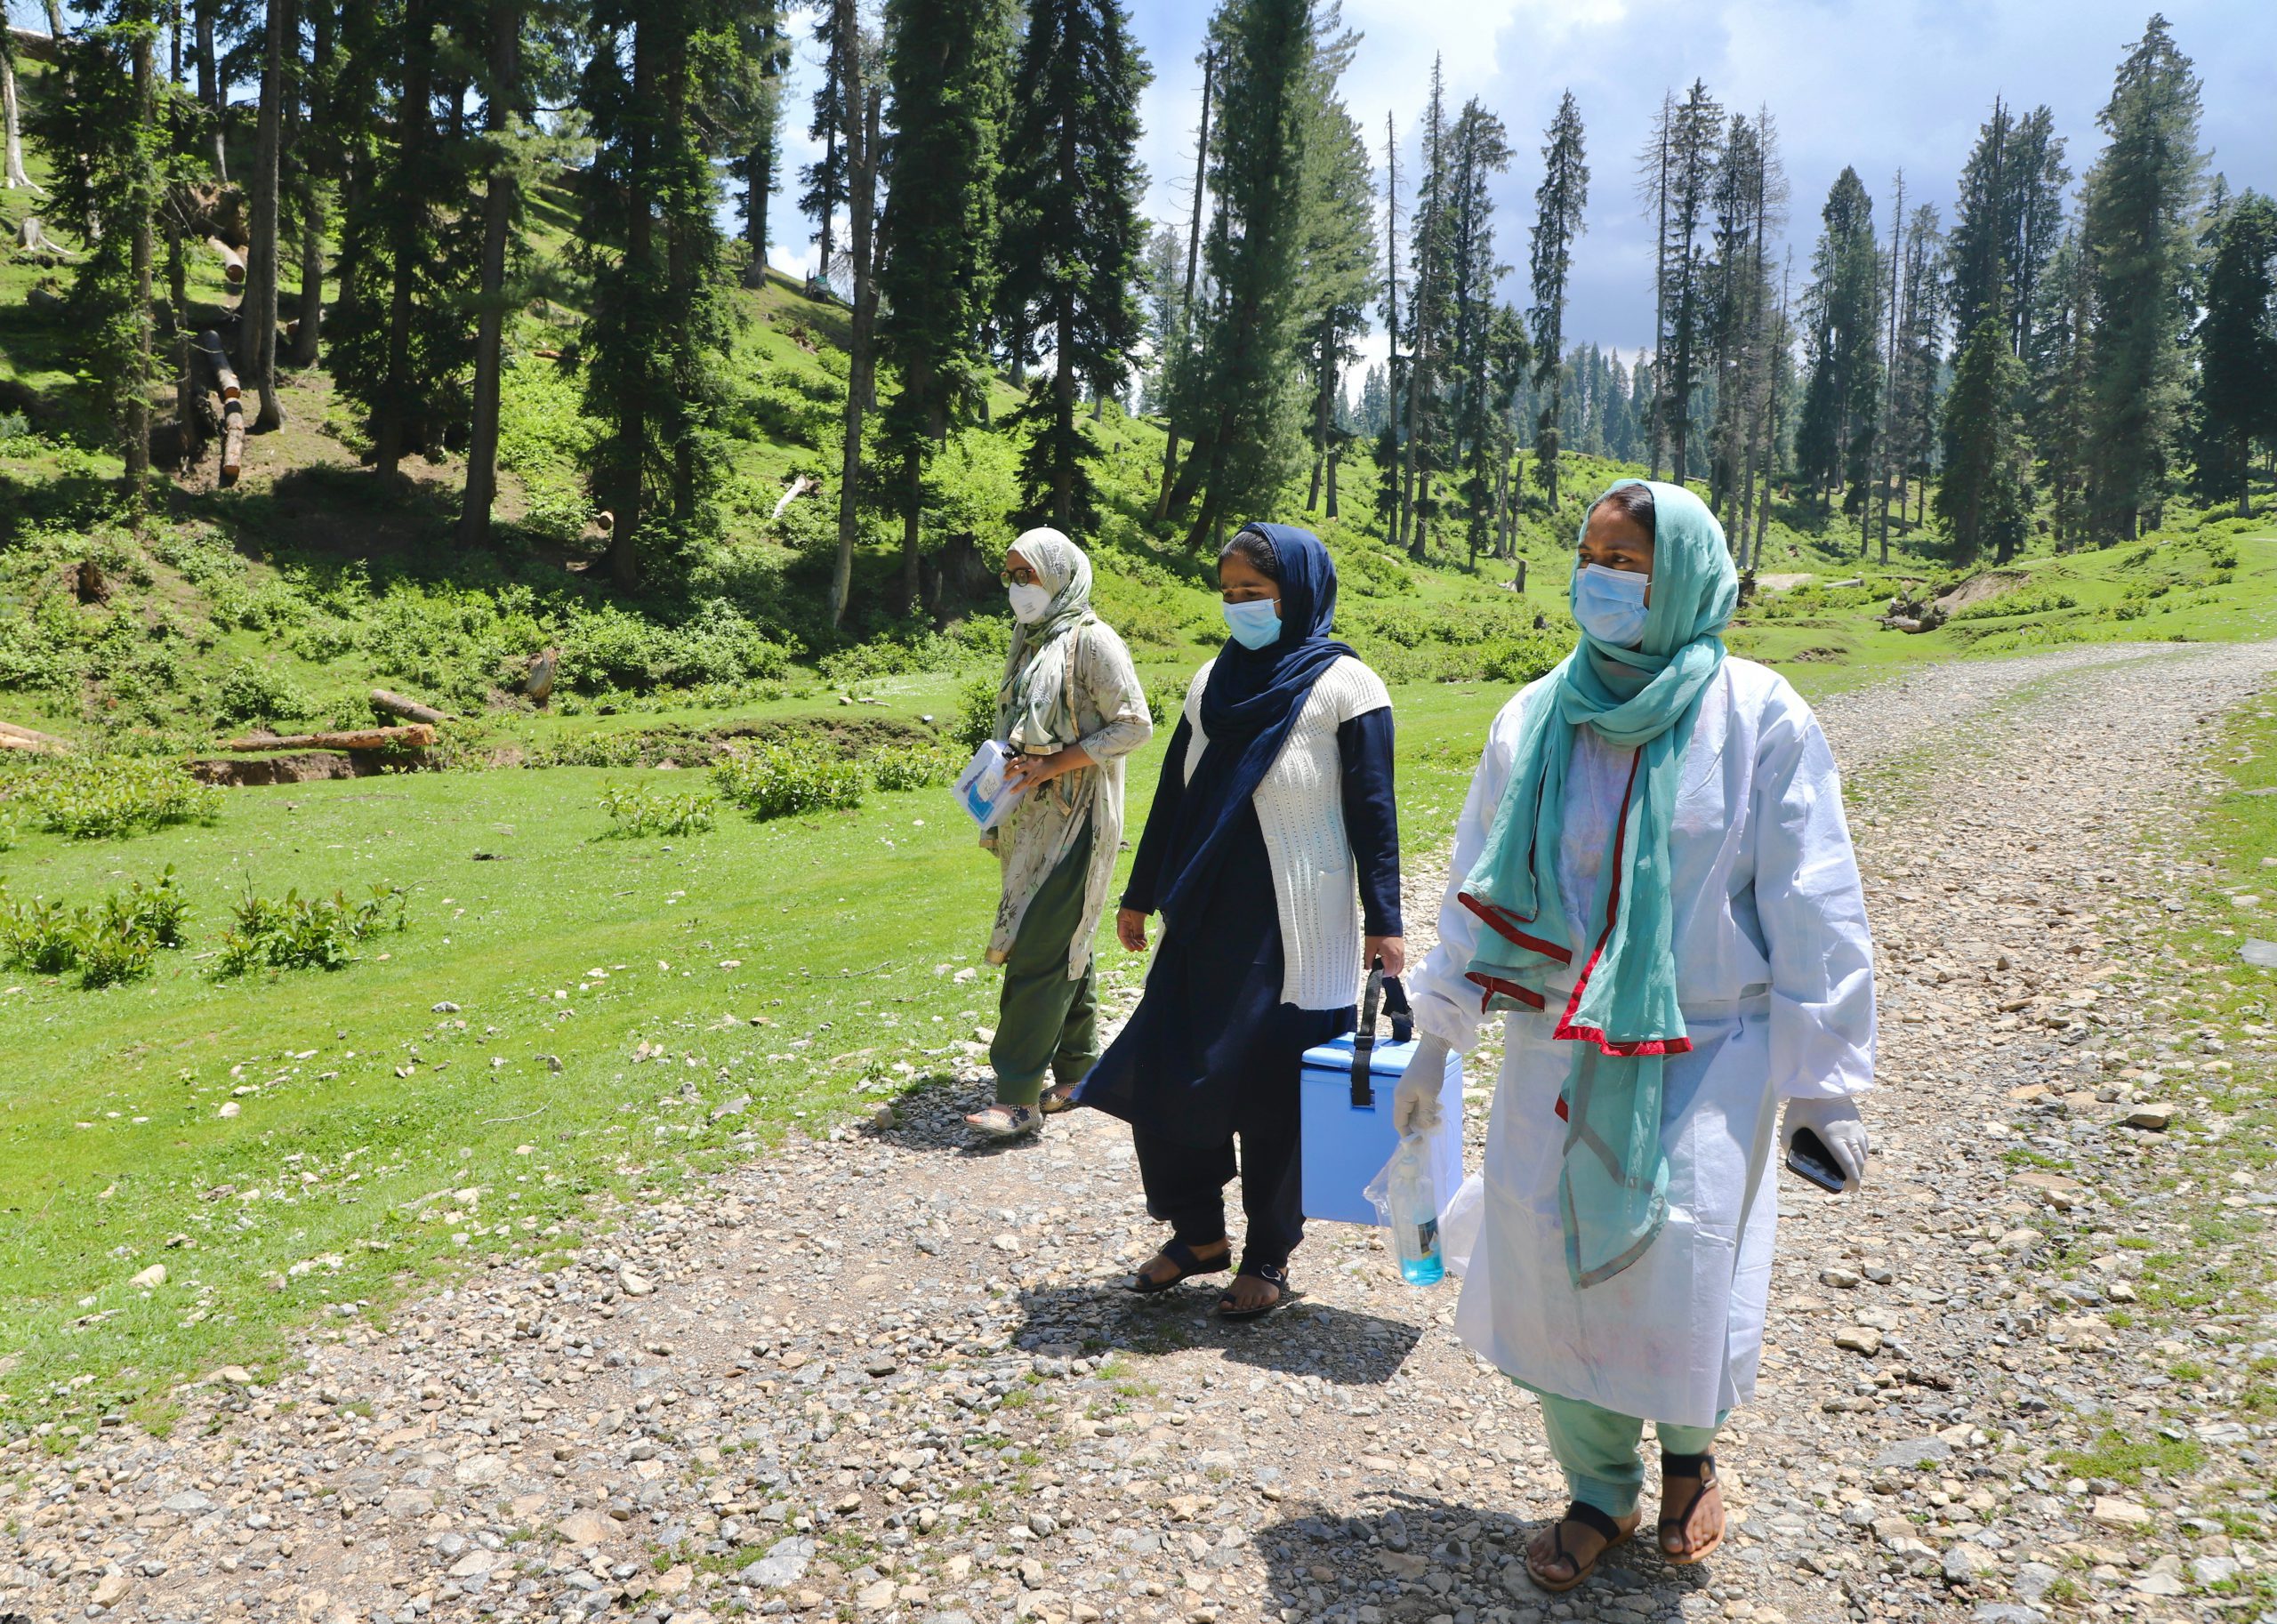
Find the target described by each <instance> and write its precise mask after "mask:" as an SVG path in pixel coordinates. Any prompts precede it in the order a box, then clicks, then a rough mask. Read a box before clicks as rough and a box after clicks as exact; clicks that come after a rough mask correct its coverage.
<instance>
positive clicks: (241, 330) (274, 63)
mask: <svg viewBox="0 0 2277 1624" xmlns="http://www.w3.org/2000/svg"><path fill="white" fill-rule="evenodd" d="M291 28H293V6H292V0H269V7H268V17H267V20H266V28H265V29H264V33H265V36H266V37H265V38H264V40H263V42H262V47H261V118H260V124H259V126H258V134H257V136H256V138H255V145H254V153H253V197H252V205H253V207H252V211H251V212H252V216H253V218H252V220H251V221H250V222H249V225H250V229H249V231H248V233H247V235H248V236H249V237H251V239H252V244H251V247H250V248H249V250H248V251H247V253H246V255H245V297H244V298H243V299H242V300H240V301H238V304H237V312H238V314H237V322H238V328H237V370H238V372H240V373H241V374H245V382H248V383H249V384H251V385H252V386H253V388H254V389H255V390H259V391H260V394H261V410H260V411H259V413H257V414H255V415H254V417H253V428H254V430H256V431H259V430H268V429H278V428H282V427H283V426H284V424H285V411H284V406H283V403H282V402H280V401H279V400H278V398H277V280H278V277H277V269H278V242H277V190H278V156H279V151H280V149H281V147H282V145H283V142H282V139H281V138H282V134H283V125H284V117H285V95H286V90H285V36H286V32H287V30H289V29H291Z"/></svg>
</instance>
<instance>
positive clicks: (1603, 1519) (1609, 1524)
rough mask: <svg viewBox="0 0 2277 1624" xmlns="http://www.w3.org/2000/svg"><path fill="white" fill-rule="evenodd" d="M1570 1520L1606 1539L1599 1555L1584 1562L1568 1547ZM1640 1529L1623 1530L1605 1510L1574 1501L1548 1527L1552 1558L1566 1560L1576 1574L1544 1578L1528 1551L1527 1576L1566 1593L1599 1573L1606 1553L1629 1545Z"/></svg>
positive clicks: (1555, 1593) (1552, 1592) (1559, 1593)
mask: <svg viewBox="0 0 2277 1624" xmlns="http://www.w3.org/2000/svg"><path fill="white" fill-rule="evenodd" d="M1568 1523H1579V1524H1581V1526H1582V1527H1584V1528H1586V1529H1588V1530H1589V1532H1591V1533H1593V1534H1595V1535H1597V1538H1598V1539H1600V1540H1604V1541H1605V1543H1604V1544H1603V1545H1602V1546H1600V1547H1598V1548H1597V1555H1596V1556H1592V1557H1590V1558H1589V1560H1588V1561H1587V1562H1583V1561H1582V1560H1581V1558H1580V1557H1578V1556H1575V1555H1573V1552H1571V1551H1569V1550H1567V1549H1566V1548H1565V1524H1568ZM1635 1532H1637V1531H1636V1530H1635V1529H1633V1528H1630V1529H1623V1528H1622V1527H1621V1524H1618V1523H1616V1522H1614V1521H1613V1519H1612V1518H1611V1517H1609V1516H1607V1515H1605V1513H1604V1512H1602V1511H1599V1510H1598V1509H1597V1507H1595V1506H1589V1505H1584V1504H1583V1503H1582V1502H1581V1501H1580V1500H1575V1501H1574V1502H1573V1504H1571V1505H1570V1506H1568V1507H1565V1515H1563V1516H1561V1517H1559V1518H1558V1519H1557V1522H1556V1523H1554V1524H1551V1525H1550V1529H1549V1549H1550V1560H1551V1561H1553V1562H1557V1561H1564V1562H1569V1563H1571V1564H1573V1578H1571V1579H1550V1578H1547V1577H1545V1576H1544V1575H1543V1573H1542V1572H1541V1570H1540V1569H1539V1568H1537V1567H1535V1566H1534V1563H1533V1555H1532V1553H1528V1555H1527V1556H1526V1577H1527V1578H1528V1579H1531V1580H1533V1582H1534V1583H1535V1584H1536V1585H1537V1586H1539V1587H1540V1588H1542V1589H1544V1590H1547V1591H1548V1592H1549V1594H1550V1595H1552V1596H1563V1595H1565V1592H1566V1591H1568V1590H1571V1589H1573V1588H1574V1587H1575V1586H1577V1585H1579V1584H1580V1583H1581V1581H1582V1580H1585V1579H1587V1578H1588V1577H1589V1575H1590V1574H1592V1573H1594V1572H1597V1564H1599V1563H1600V1562H1603V1561H1604V1560H1605V1553H1606V1552H1607V1551H1609V1550H1611V1549H1613V1547H1614V1546H1616V1545H1625V1544H1627V1543H1628V1541H1629V1536H1630V1535H1632V1534H1634V1533H1635Z"/></svg>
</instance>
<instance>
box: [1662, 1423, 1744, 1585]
mask: <svg viewBox="0 0 2277 1624" xmlns="http://www.w3.org/2000/svg"><path fill="white" fill-rule="evenodd" d="M1670 1472H1674V1473H1676V1475H1678V1477H1680V1478H1681V1477H1692V1478H1695V1479H1697V1480H1698V1483H1699V1485H1700V1486H1699V1487H1698V1488H1696V1489H1694V1491H1692V1498H1691V1499H1688V1500H1686V1502H1685V1506H1684V1509H1683V1510H1682V1511H1680V1512H1678V1514H1677V1515H1674V1516H1670V1515H1668V1505H1669V1474H1670ZM1722 1487H1723V1482H1722V1480H1721V1479H1720V1478H1718V1476H1717V1475H1716V1457H1715V1456H1713V1455H1711V1454H1699V1455H1671V1454H1669V1453H1668V1452H1666V1451H1662V1452H1661V1521H1660V1530H1659V1532H1660V1547H1661V1560H1662V1561H1664V1562H1666V1563H1667V1564H1669V1566H1670V1567H1672V1568H1688V1567H1692V1566H1694V1565H1695V1564H1699V1563H1702V1562H1705V1561H1707V1560H1708V1558H1709V1556H1710V1555H1712V1554H1713V1553H1714V1551H1715V1549H1716V1548H1717V1547H1718V1546H1719V1545H1721V1544H1722V1543H1723V1542H1724V1534H1725V1532H1726V1530H1728V1529H1729V1528H1730V1527H1731V1517H1730V1515H1729V1514H1728V1513H1726V1515H1725V1518H1724V1527H1723V1528H1719V1529H1718V1530H1717V1531H1716V1537H1715V1538H1714V1539H1712V1540H1709V1541H1708V1543H1707V1544H1706V1545H1704V1546H1702V1547H1701V1548H1700V1549H1698V1550H1696V1551H1694V1552H1693V1553H1692V1554H1691V1555H1690V1556H1679V1555H1678V1554H1677V1553H1676V1552H1674V1551H1672V1550H1670V1549H1669V1532H1670V1530H1671V1529H1673V1530H1674V1531H1675V1532H1677V1533H1678V1535H1679V1536H1681V1535H1682V1534H1683V1533H1684V1532H1685V1531H1686V1529H1688V1528H1690V1527H1691V1526H1692V1514H1693V1513H1694V1512H1695V1511H1697V1510H1699V1509H1700V1502H1701V1501H1702V1500H1703V1499H1707V1498H1708V1491H1709V1490H1710V1489H1718V1490H1720V1489H1721V1488H1722Z"/></svg>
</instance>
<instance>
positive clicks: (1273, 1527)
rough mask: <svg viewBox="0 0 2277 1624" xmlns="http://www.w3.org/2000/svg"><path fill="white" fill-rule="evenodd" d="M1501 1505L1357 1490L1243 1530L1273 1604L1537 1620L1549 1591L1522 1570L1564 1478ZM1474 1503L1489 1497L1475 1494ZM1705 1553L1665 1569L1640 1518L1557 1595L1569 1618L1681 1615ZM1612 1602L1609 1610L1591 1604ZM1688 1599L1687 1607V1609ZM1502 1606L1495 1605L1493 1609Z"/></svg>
mask: <svg viewBox="0 0 2277 1624" xmlns="http://www.w3.org/2000/svg"><path fill="white" fill-rule="evenodd" d="M1515 1496H1516V1499H1517V1503H1515V1504H1509V1505H1495V1504H1492V1503H1489V1504H1485V1505H1478V1504H1464V1503H1462V1502H1460V1501H1454V1500H1446V1499H1437V1498H1436V1497H1434V1496H1432V1495H1429V1494H1424V1493H1417V1492H1414V1491H1409V1490H1404V1489H1380V1490H1372V1491H1369V1490H1364V1491H1361V1495H1360V1498H1361V1499H1363V1500H1364V1501H1367V1502H1372V1503H1371V1504H1369V1505H1368V1506H1367V1508H1366V1509H1365V1511H1364V1513H1363V1514H1361V1515H1349V1516H1348V1515H1341V1514H1340V1513H1337V1512H1334V1511H1330V1510H1327V1509H1324V1508H1321V1507H1310V1508H1307V1507H1299V1506H1298V1505H1296V1504H1295V1503H1293V1502H1290V1503H1284V1504H1283V1507H1282V1512H1283V1515H1282V1516H1281V1518H1280V1520H1278V1521H1276V1522H1274V1523H1269V1524H1266V1526H1264V1527H1263V1528H1260V1529H1259V1530H1258V1531H1257V1532H1255V1533H1254V1534H1253V1535H1252V1536H1251V1542H1250V1543H1251V1549H1253V1550H1254V1551H1255V1552H1256V1553H1257V1555H1258V1556H1259V1558H1260V1559H1261V1560H1262V1561H1263V1563H1264V1564H1265V1568H1266V1573H1267V1580H1266V1582H1267V1585H1268V1587H1269V1588H1270V1589H1271V1591H1272V1592H1273V1596H1274V1597H1275V1599H1276V1600H1278V1599H1281V1598H1287V1599H1286V1600H1283V1603H1282V1604H1283V1605H1288V1606H1294V1607H1296V1608H1298V1609H1299V1611H1300V1612H1304V1613H1306V1614H1307V1615H1316V1614H1318V1613H1320V1612H1323V1611H1324V1609H1327V1608H1330V1607H1334V1606H1336V1605H1337V1604H1339V1603H1340V1602H1348V1603H1352V1604H1356V1605H1359V1606H1370V1607H1374V1608H1376V1609H1377V1610H1378V1611H1379V1612H1380V1614H1381V1616H1382V1617H1383V1618H1384V1619H1386V1620H1411V1619H1412V1620H1424V1619H1429V1618H1435V1617H1440V1616H1444V1615H1446V1614H1450V1613H1452V1614H1453V1615H1454V1616H1456V1617H1458V1618H1460V1617H1462V1616H1464V1615H1465V1614H1466V1613H1468V1615H1469V1616H1471V1617H1473V1618H1477V1619H1481V1620H1497V1619H1503V1620H1507V1619H1513V1618H1515V1619H1522V1620H1536V1619H1539V1618H1541V1616H1542V1615H1543V1613H1545V1612H1547V1611H1548V1610H1549V1607H1550V1606H1551V1605H1552V1604H1554V1603H1556V1602H1557V1599H1558V1598H1557V1597H1554V1596H1550V1595H1549V1594H1548V1593H1547V1592H1545V1591H1542V1590H1541V1589H1539V1588H1536V1587H1535V1585H1534V1583H1533V1580H1531V1579H1529V1578H1528V1577H1527V1576H1526V1572H1525V1549H1526V1542H1527V1541H1528V1540H1531V1539H1533V1536H1534V1534H1535V1533H1536V1532H1538V1531H1540V1530H1541V1529H1542V1528H1544V1527H1546V1526H1548V1525H1549V1521H1550V1519H1551V1518H1552V1517H1554V1516H1555V1515H1557V1512H1558V1511H1559V1510H1561V1509H1562V1508H1563V1506H1564V1491H1563V1485H1562V1484H1561V1483H1558V1482H1557V1480H1556V1479H1555V1477H1554V1475H1553V1476H1549V1477H1546V1478H1545V1479H1544V1481H1543V1483H1541V1486H1540V1490H1539V1492H1534V1491H1529V1490H1528V1489H1525V1488H1524V1487H1521V1488H1519V1489H1518V1490H1517V1491H1515ZM1481 1498H1482V1499H1490V1501H1491V1497H1488V1496H1482V1497H1481ZM1714 1569H1715V1559H1713V1558H1710V1561H1709V1562H1708V1563H1707V1564H1704V1565H1702V1566H1699V1567H1693V1568H1683V1569H1672V1568H1670V1567H1669V1566H1668V1565H1667V1564H1665V1563H1663V1562H1661V1559H1660V1556H1659V1555H1658V1553H1657V1552H1656V1551H1655V1550H1654V1549H1653V1544H1652V1539H1651V1532H1650V1527H1649V1524H1648V1525H1647V1528H1646V1529H1645V1532H1643V1533H1642V1534H1640V1536H1639V1537H1638V1538H1637V1539H1635V1540H1630V1541H1629V1543H1628V1544H1626V1545H1623V1546H1621V1547H1618V1548H1615V1549H1613V1551H1610V1552H1608V1553H1607V1554H1606V1556H1605V1558H1604V1560H1603V1561H1602V1562H1601V1563H1600V1564H1598V1566H1597V1571H1596V1572H1595V1573H1594V1574H1592V1575H1591V1577H1590V1578H1589V1580H1588V1581H1587V1582H1585V1583H1584V1584H1582V1585H1581V1588H1578V1589H1576V1590H1573V1591H1572V1592H1571V1593H1569V1594H1568V1595H1567V1596H1565V1601H1566V1602H1567V1603H1568V1604H1570V1605H1569V1606H1568V1607H1567V1608H1566V1609H1565V1612H1567V1613H1568V1614H1569V1615H1571V1616H1574V1617H1578V1618H1582V1619H1589V1618H1597V1617H1604V1616H1611V1617H1617V1618H1621V1619H1623V1620H1656V1621H1657V1620H1668V1621H1670V1624H1675V1620H1680V1619H1682V1618H1683V1617H1684V1616H1685V1614H1684V1606H1683V1604H1684V1599H1685V1597H1686V1596H1687V1595H1689V1594H1691V1593H1693V1592H1703V1593H1704V1592H1705V1591H1706V1589H1707V1588H1708V1586H1709V1585H1710V1583H1711V1582H1713V1577H1714ZM1615 1596H1619V1597H1621V1610H1620V1612H1618V1613H1612V1614H1607V1613H1603V1612H1600V1611H1599V1610H1600V1609H1601V1608H1602V1607H1603V1606H1604V1604H1605V1603H1606V1602H1608V1601H1611V1600H1612V1599H1613V1597H1615ZM1695 1605H1696V1604H1695ZM1498 1609H1499V1610H1502V1611H1499V1612H1498V1611H1497V1610H1498Z"/></svg>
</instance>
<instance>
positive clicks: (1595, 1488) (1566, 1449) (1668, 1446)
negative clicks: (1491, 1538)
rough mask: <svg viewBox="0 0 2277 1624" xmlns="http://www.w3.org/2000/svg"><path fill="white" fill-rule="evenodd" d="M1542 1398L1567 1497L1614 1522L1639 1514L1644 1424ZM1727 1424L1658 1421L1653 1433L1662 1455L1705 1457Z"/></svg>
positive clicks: (1571, 1401)
mask: <svg viewBox="0 0 2277 1624" xmlns="http://www.w3.org/2000/svg"><path fill="white" fill-rule="evenodd" d="M1539 1396H1540V1397H1541V1426H1542V1430H1543V1431H1544V1432H1546V1433H1548V1434H1549V1452H1550V1453H1551V1454H1552V1455H1555V1456H1556V1457H1557V1464H1558V1465H1559V1466H1561V1467H1565V1490H1566V1492H1567V1493H1568V1494H1569V1495H1570V1496H1572V1498H1573V1499H1577V1500H1580V1501H1581V1503H1582V1504H1583V1505H1585V1506H1595V1507H1597V1509H1598V1510H1599V1511H1602V1512H1604V1513H1605V1515H1607V1516H1609V1517H1625V1516H1627V1515H1629V1513H1630V1512H1632V1511H1634V1510H1636V1509H1637V1491H1639V1490H1640V1489H1642V1488H1643V1487H1644V1486H1645V1463H1644V1461H1643V1460H1641V1459H1638V1458H1637V1444H1638V1443H1639V1442H1641V1441H1642V1440H1643V1438H1644V1435H1645V1423H1644V1422H1643V1421H1642V1420H1640V1419H1637V1417H1635V1416H1633V1415H1615V1414H1614V1413H1613V1411H1610V1410H1600V1409H1599V1408H1597V1405H1595V1404H1592V1403H1588V1402H1587V1401H1585V1400H1582V1399H1578V1398H1559V1397H1557V1396H1556V1395H1552V1394H1548V1393H1544V1394H1541V1395H1539ZM1723 1424H1724V1418H1723V1417H1721V1416H1718V1417H1717V1418H1716V1426H1714V1427H1677V1426H1673V1425H1671V1424H1670V1423H1669V1422H1667V1421H1655V1422H1653V1435H1654V1436H1655V1437H1656V1438H1657V1439H1658V1441H1659V1443H1660V1446H1661V1453H1663V1454H1668V1455H1704V1454H1706V1453H1707V1452H1708V1451H1709V1450H1710V1448H1711V1447H1713V1445H1714V1444H1715V1442H1716V1433H1717V1430H1718V1428H1719V1427H1722V1426H1723Z"/></svg>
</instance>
